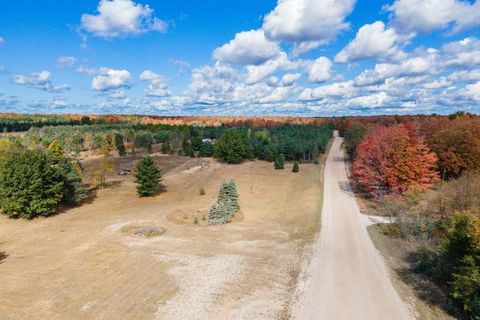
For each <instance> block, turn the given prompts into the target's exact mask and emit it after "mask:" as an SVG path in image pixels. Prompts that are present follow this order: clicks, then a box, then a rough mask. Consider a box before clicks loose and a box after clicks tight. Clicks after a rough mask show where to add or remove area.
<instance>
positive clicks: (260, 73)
mask: <svg viewBox="0 0 480 320" xmlns="http://www.w3.org/2000/svg"><path fill="white" fill-rule="evenodd" d="M300 64H301V62H300V61H295V62H293V61H290V60H289V59H288V56H287V54H286V53H284V52H281V53H280V54H279V55H278V57H276V58H275V59H270V60H268V61H267V62H265V63H263V64H261V65H249V66H247V67H246V70H247V80H246V82H247V83H249V84H252V83H256V82H259V81H262V80H264V79H265V78H267V77H269V76H271V75H272V74H274V73H275V72H277V71H280V70H294V69H296V68H298V67H299V66H300Z"/></svg>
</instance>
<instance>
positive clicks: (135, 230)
mask: <svg viewBox="0 0 480 320" xmlns="http://www.w3.org/2000/svg"><path fill="white" fill-rule="evenodd" d="M166 231H167V229H166V228H164V227H162V226H158V225H156V224H151V223H141V224H140V223H134V224H130V225H127V226H125V227H123V228H122V232H123V233H126V234H128V235H132V236H136V237H143V238H151V237H159V236H161V235H162V234H164V233H165V232H166Z"/></svg>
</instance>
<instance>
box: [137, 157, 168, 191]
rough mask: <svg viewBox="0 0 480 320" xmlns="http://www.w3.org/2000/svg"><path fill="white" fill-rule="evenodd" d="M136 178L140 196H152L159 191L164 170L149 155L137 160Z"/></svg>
mask: <svg viewBox="0 0 480 320" xmlns="http://www.w3.org/2000/svg"><path fill="white" fill-rule="evenodd" d="M135 178H136V179H135V182H136V183H137V193H138V195H139V196H140V197H148V196H152V195H154V194H155V193H157V191H158V188H159V186H160V181H161V180H162V171H161V170H160V169H158V168H157V165H156V164H155V161H153V159H152V157H148V156H147V157H144V158H143V159H142V160H140V161H138V162H137V165H136V169H135Z"/></svg>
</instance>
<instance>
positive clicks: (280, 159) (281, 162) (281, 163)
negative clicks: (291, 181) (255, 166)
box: [273, 153, 285, 170]
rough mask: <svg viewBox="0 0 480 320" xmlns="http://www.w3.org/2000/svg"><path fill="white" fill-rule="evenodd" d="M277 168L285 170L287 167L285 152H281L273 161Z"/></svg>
mask: <svg viewBox="0 0 480 320" xmlns="http://www.w3.org/2000/svg"><path fill="white" fill-rule="evenodd" d="M273 166H274V168H275V170H283V169H284V168H285V156H284V155H283V153H280V154H279V155H278V156H277V157H276V158H275V161H274V163H273Z"/></svg>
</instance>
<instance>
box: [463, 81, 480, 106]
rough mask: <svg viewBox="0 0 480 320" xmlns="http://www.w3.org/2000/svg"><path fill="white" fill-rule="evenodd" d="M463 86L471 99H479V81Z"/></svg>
mask: <svg viewBox="0 0 480 320" xmlns="http://www.w3.org/2000/svg"><path fill="white" fill-rule="evenodd" d="M465 88H466V90H467V95H468V96H470V97H471V98H472V99H473V100H476V101H480V81H479V82H477V83H475V84H469V85H467V86H466V87H465Z"/></svg>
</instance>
